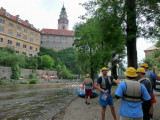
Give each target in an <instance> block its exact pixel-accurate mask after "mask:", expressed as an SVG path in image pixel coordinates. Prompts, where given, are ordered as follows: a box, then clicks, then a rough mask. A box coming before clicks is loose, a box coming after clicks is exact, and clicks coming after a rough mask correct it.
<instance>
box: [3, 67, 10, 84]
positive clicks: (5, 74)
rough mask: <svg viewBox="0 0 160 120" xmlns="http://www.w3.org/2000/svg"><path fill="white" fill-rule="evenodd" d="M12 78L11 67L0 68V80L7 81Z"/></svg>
mask: <svg viewBox="0 0 160 120" xmlns="http://www.w3.org/2000/svg"><path fill="white" fill-rule="evenodd" d="M11 76H12V70H11V67H0V80H5V81H9V80H10V79H11Z"/></svg>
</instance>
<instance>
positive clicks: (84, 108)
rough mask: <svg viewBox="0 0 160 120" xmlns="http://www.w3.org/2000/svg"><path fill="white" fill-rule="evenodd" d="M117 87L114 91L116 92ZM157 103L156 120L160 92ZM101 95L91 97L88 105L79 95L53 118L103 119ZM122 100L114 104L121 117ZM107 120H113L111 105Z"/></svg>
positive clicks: (158, 118)
mask: <svg viewBox="0 0 160 120" xmlns="http://www.w3.org/2000/svg"><path fill="white" fill-rule="evenodd" d="M115 89H116V88H114V89H113V90H112V91H113V92H114V91H115ZM155 95H156V100H157V103H156V104H155V105H154V108H155V114H154V120H160V92H159V93H158V92H155ZM98 101H99V97H96V98H93V99H91V104H90V105H86V104H85V100H84V98H81V97H77V98H76V99H75V100H73V101H72V102H71V104H69V105H68V106H67V107H66V108H65V109H64V110H62V111H61V112H60V113H59V114H57V115H56V116H55V117H54V118H53V120H101V106H100V105H99V102H98ZM120 103H121V100H114V106H115V110H116V114H117V117H118V119H119V108H120ZM106 120H113V117H112V114H111V112H110V108H109V106H108V107H107V110H106Z"/></svg>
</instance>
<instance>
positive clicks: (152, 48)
mask: <svg viewBox="0 0 160 120" xmlns="http://www.w3.org/2000/svg"><path fill="white" fill-rule="evenodd" d="M152 50H159V48H158V47H156V46H155V45H153V46H152V47H149V48H147V49H146V50H144V51H152Z"/></svg>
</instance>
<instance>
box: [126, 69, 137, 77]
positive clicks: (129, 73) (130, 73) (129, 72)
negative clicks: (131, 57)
mask: <svg viewBox="0 0 160 120" xmlns="http://www.w3.org/2000/svg"><path fill="white" fill-rule="evenodd" d="M124 74H125V76H128V77H137V74H136V69H135V68H133V67H129V68H128V69H127V71H126V72H124Z"/></svg>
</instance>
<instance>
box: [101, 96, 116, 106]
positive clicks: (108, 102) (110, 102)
mask: <svg viewBox="0 0 160 120" xmlns="http://www.w3.org/2000/svg"><path fill="white" fill-rule="evenodd" d="M102 95H103V93H101V94H100V95H99V104H100V105H101V106H103V107H106V106H107V105H113V98H112V95H109V96H108V97H107V99H106V100H102Z"/></svg>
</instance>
